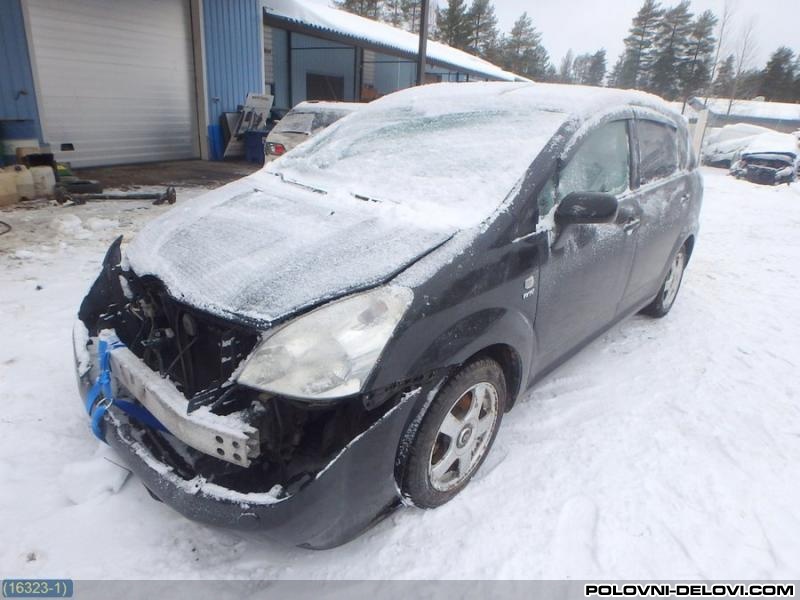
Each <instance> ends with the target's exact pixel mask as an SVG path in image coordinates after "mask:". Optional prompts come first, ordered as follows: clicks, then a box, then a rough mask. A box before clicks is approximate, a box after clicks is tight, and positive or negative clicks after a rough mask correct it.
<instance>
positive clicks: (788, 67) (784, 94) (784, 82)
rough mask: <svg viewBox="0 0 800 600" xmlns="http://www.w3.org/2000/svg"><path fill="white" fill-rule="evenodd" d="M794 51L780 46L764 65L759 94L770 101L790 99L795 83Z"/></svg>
mask: <svg viewBox="0 0 800 600" xmlns="http://www.w3.org/2000/svg"><path fill="white" fill-rule="evenodd" d="M794 69H795V64H794V52H793V51H792V50H791V49H790V48H787V47H786V46H781V47H780V48H778V49H777V50H775V52H773V53H772V56H770V58H769V61H768V62H767V66H766V67H764V71H763V78H762V81H761V86H760V88H759V95H761V96H764V98H766V99H767V100H772V101H777V102H780V101H790V100H792V98H793V95H794V94H793V92H794V90H793V88H794V83H795V72H794Z"/></svg>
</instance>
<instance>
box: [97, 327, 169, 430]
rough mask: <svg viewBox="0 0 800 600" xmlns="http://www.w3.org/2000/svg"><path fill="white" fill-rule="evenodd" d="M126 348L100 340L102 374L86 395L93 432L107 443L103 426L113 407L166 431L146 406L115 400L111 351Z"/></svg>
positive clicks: (99, 361) (113, 342)
mask: <svg viewBox="0 0 800 600" xmlns="http://www.w3.org/2000/svg"><path fill="white" fill-rule="evenodd" d="M124 347H125V345H124V344H123V343H122V342H120V341H119V340H114V341H111V342H108V341H107V340H100V341H99V342H98V344H97V360H98V363H99V365H98V366H99V368H100V373H99V374H98V376H97V381H95V382H94V385H92V387H91V388H90V389H89V393H88V394H87V395H86V412H87V413H88V415H89V417H91V424H92V432H93V433H94V435H95V436H96V437H97V438H98V439H99V440H100V441H102V442H105V441H106V436H105V432H104V431H103V426H102V425H103V417H104V416H105V414H106V412H107V411H108V409H109V407H110V406H112V405H114V406H116V407H117V408H119V409H120V410H122V411H123V412H125V413H127V414H129V415H130V416H132V417H133V418H134V419H136V420H137V421H140V422H141V423H143V424H145V425H147V426H149V427H152V428H153V429H157V430H159V431H166V428H165V427H164V426H163V425H162V424H161V422H160V421H159V420H158V419H156V418H155V417H154V416H153V415H152V413H150V411H148V410H147V409H146V408H145V407H144V406H141V405H139V404H135V403H133V402H130V401H128V400H123V399H121V398H114V391H113V389H112V387H111V351H112V350H114V349H115V348H124Z"/></svg>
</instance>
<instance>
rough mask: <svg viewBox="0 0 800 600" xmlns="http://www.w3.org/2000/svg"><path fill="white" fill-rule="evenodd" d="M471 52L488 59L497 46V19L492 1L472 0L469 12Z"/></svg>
mask: <svg viewBox="0 0 800 600" xmlns="http://www.w3.org/2000/svg"><path fill="white" fill-rule="evenodd" d="M467 26H468V28H469V38H468V40H469V41H468V43H467V47H468V49H469V51H470V52H472V53H473V54H477V55H478V56H482V57H483V58H486V57H487V55H488V54H489V52H490V49H492V48H494V47H495V46H496V45H497V36H498V34H497V17H496V16H495V14H494V6H492V3H491V0H472V5H471V6H470V7H469V10H468V11H467Z"/></svg>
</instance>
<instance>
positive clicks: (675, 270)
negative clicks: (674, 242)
mask: <svg viewBox="0 0 800 600" xmlns="http://www.w3.org/2000/svg"><path fill="white" fill-rule="evenodd" d="M687 258H688V254H687V253H686V245H685V244H684V245H683V246H681V249H680V250H678V251H677V252H676V253H675V256H674V257H673V259H672V262H671V263H670V265H669V271H667V276H666V277H665V278H664V283H662V284H661V289H659V290H658V296H656V297H655V300H653V301H652V302H651V303H650V304H648V305H647V306H646V307H645V308H644V309H642V314H645V315H648V316H650V317H655V318H658V319H660V318H661V317H663V316H665V315H666V314H667V313H668V312H669V311H670V309H671V308H672V305H673V304H674V303H675V298H676V297H677V296H678V290H680V289H681V281H683V272H684V270H686V260H687Z"/></svg>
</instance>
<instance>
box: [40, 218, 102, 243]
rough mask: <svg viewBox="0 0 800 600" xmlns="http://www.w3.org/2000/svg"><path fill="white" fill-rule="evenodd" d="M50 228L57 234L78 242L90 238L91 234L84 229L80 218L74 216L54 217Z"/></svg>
mask: <svg viewBox="0 0 800 600" xmlns="http://www.w3.org/2000/svg"><path fill="white" fill-rule="evenodd" d="M50 227H51V228H52V229H53V230H55V231H56V232H57V233H62V234H66V235H67V236H68V237H72V238H75V239H78V240H85V239H88V238H90V237H92V233H91V232H90V231H88V230H87V229H85V228H84V226H83V222H82V221H81V219H80V217H78V216H76V215H63V216H59V217H56V218H55V219H53V220H52V221H51V222H50Z"/></svg>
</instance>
